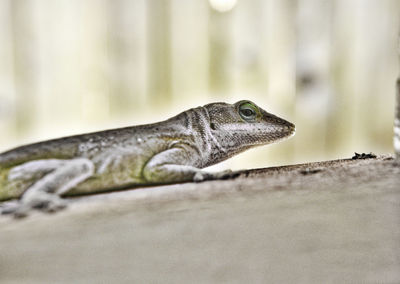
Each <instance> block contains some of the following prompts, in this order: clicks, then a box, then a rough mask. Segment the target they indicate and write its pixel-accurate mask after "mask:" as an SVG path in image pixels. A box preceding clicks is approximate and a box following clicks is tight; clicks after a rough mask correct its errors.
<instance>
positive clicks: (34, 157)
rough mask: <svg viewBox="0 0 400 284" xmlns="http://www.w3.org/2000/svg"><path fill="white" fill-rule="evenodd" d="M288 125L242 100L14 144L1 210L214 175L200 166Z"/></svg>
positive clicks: (4, 157)
mask: <svg viewBox="0 0 400 284" xmlns="http://www.w3.org/2000/svg"><path fill="white" fill-rule="evenodd" d="M294 133H295V126H294V124H292V123H290V122H288V121H286V120H284V119H282V118H280V117H278V116H275V115H273V114H271V113H269V112H267V111H265V110H263V109H262V108H260V107H258V106H257V105H256V104H255V103H253V102H251V101H249V100H242V101H239V102H237V103H234V104H228V103H223V102H217V103H210V104H207V105H204V106H200V107H197V108H192V109H189V110H187V111H184V112H182V113H180V114H178V115H176V116H174V117H172V118H170V119H167V120H165V121H161V122H157V123H153V124H145V125H138V126H130V127H124V128H117V129H111V130H105V131H100V132H93V133H87V134H81V135H75V136H69V137H63V138H58V139H52V140H47V141H43V142H38V143H33V144H28V145H24V146H20V147H17V148H14V149H11V150H9V151H6V152H3V153H1V154H0V201H3V202H2V204H1V205H0V210H1V212H2V213H3V214H13V215H14V216H16V217H23V216H26V215H27V214H28V212H29V211H30V210H33V209H38V210H42V211H47V212H54V211H57V210H60V209H62V208H64V207H66V203H67V202H66V200H65V198H64V197H68V196H74V195H82V194H92V193H100V192H107V191H111V190H116V189H127V188H130V187H135V186H136V187H137V186H140V185H155V184H169V183H181V182H192V181H195V182H200V181H203V180H208V179H212V178H215V177H217V176H218V173H210V172H207V171H204V170H203V168H205V167H208V166H211V165H214V164H216V163H219V162H221V161H224V160H226V159H228V158H230V157H232V156H234V155H236V154H238V153H241V152H243V151H245V150H247V149H249V148H253V147H255V146H260V145H265V144H270V143H273V142H277V141H280V140H283V139H285V138H287V137H290V136H292V135H294Z"/></svg>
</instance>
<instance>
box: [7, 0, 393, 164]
mask: <svg viewBox="0 0 400 284" xmlns="http://www.w3.org/2000/svg"><path fill="white" fill-rule="evenodd" d="M210 2H212V3H213V5H218V4H220V5H221V4H222V5H223V4H227V5H228V6H229V4H231V5H233V7H232V9H230V10H228V11H225V12H221V11H218V10H216V9H214V8H213V7H211V5H210ZM210 2H208V1H206V0H169V1H167V0H108V1H105V0H29V1H25V0H0V62H1V64H0V137H1V138H0V150H6V149H7V148H9V147H12V146H15V145H17V144H21V143H27V142H32V141H37V140H42V139H47V138H52V137H57V136H61V135H70V134H75V133H80V132H84V131H93V130H101V129H104V128H109V127H118V126H126V125H131V124H138V123H145V122H152V121H155V120H160V119H165V118H167V117H168V116H171V115H174V114H176V113H177V112H179V111H182V110H184V109H186V108H189V107H194V106H197V105H199V104H204V103H208V102H211V101H227V102H234V101H236V100H238V99H242V98H247V99H251V100H253V101H255V102H256V103H257V104H258V105H260V106H262V107H264V108H266V109H267V110H270V111H271V112H273V113H277V114H279V115H282V116H284V117H286V118H288V119H289V120H290V121H293V122H294V123H295V124H296V126H297V134H296V136H295V137H294V138H292V139H291V140H290V141H288V142H285V143H284V144H280V145H276V146H270V147H266V148H263V149H260V150H258V151H253V152H249V153H248V154H245V155H244V156H242V157H240V158H237V159H235V160H233V164H232V163H231V166H233V167H234V168H242V167H255V166H266V165H272V164H278V163H279V164H280V163H290V162H294V161H297V162H299V161H311V160H318V159H328V158H334V157H341V156H349V155H351V154H352V152H353V151H368V152H369V151H376V152H378V153H382V152H390V151H392V150H391V143H392V124H393V122H392V121H393V111H394V105H393V102H394V82H395V77H396V76H397V73H398V61H397V59H396V47H397V34H398V28H399V25H400V1H398V0H238V1H233V0H213V1H210Z"/></svg>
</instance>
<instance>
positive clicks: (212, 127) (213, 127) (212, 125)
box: [210, 122, 216, 130]
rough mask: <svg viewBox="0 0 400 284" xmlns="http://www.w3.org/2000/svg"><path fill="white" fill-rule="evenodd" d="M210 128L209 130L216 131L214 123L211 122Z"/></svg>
mask: <svg viewBox="0 0 400 284" xmlns="http://www.w3.org/2000/svg"><path fill="white" fill-rule="evenodd" d="M210 128H211V129H212V130H216V127H215V123H214V122H211V123H210Z"/></svg>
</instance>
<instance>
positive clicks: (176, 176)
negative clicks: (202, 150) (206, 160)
mask: <svg viewBox="0 0 400 284" xmlns="http://www.w3.org/2000/svg"><path fill="white" fill-rule="evenodd" d="M197 155H198V154H197V152H196V151H195V150H192V149H191V148H190V147H176V148H171V149H168V150H165V151H163V152H160V153H158V154H156V155H154V156H153V157H152V158H151V159H150V160H149V161H148V162H147V164H146V165H145V166H144V168H143V172H142V174H143V177H144V178H145V180H146V181H147V182H149V183H173V182H185V181H196V182H199V181H204V180H207V179H212V178H220V177H223V176H225V175H226V174H227V173H228V172H222V173H215V174H214V173H208V172H205V171H203V170H201V169H199V168H196V167H194V166H192V165H193V164H196V163H195V162H196V160H197V159H198V156H197ZM229 173H230V172H229Z"/></svg>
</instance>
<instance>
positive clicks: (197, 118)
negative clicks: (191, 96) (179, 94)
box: [184, 107, 228, 168]
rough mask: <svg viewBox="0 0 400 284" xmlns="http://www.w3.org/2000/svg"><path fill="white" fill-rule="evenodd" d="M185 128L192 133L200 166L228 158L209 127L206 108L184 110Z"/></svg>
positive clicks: (225, 150)
mask: <svg viewBox="0 0 400 284" xmlns="http://www.w3.org/2000/svg"><path fill="white" fill-rule="evenodd" d="M184 115H185V122H186V125H185V127H186V129H187V131H188V132H189V133H193V141H194V145H193V146H194V147H195V148H196V150H197V151H198V153H199V156H200V159H201V163H200V164H201V165H200V167H201V168H203V167H207V166H210V165H213V164H216V163H218V162H220V161H222V160H225V159H227V158H228V154H227V149H226V148H225V147H224V146H223V145H222V144H221V143H220V141H219V139H218V138H217V137H215V135H214V134H213V131H212V129H211V126H210V124H211V121H210V115H209V113H208V111H207V109H206V108H204V107H197V108H193V109H190V110H188V111H186V112H184Z"/></svg>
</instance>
